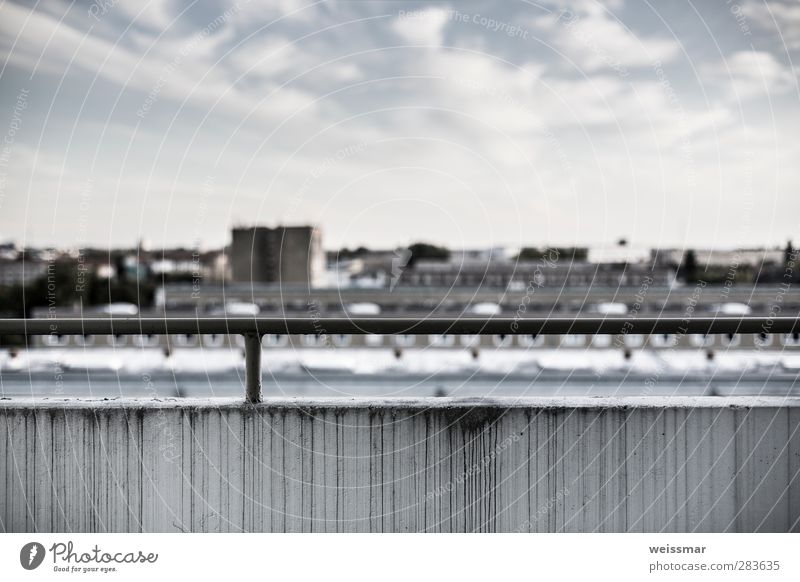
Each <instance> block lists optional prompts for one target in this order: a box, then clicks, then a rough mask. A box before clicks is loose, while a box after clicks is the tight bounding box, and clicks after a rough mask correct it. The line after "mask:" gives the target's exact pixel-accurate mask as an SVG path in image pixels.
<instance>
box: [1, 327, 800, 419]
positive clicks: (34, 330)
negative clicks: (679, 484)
mask: <svg viewBox="0 0 800 582" xmlns="http://www.w3.org/2000/svg"><path fill="white" fill-rule="evenodd" d="M798 332H800V316H799V317H751V316H743V317H691V318H680V317H548V318H524V319H522V318H510V317H491V318H478V317H461V318H442V317H431V318H425V319H418V318H414V319H410V318H402V317H397V318H386V317H353V318H343V317H323V318H308V317H302V318H301V317H235V318H231V317H229V318H216V317H197V318H190V317H163V318H137V317H125V318H120V317H106V318H86V319H79V318H43V319H0V336H3V335H23V336H29V335H68V334H69V335H124V334H140V335H168V334H229V335H242V336H244V339H245V344H244V346H245V399H246V401H247V402H251V403H257V402H260V401H261V337H262V336H264V335H266V334H288V335H298V334H299V335H318V336H319V335H328V334H379V335H384V334H386V335H394V334H404V335H420V334H435V335H440V334H452V335H504V334H509V335H528V334H529V335H562V334H586V335H618V334H641V335H650V334H683V335H685V334H737V333H738V334H741V333H752V334H760V333H765V334H771V333H798Z"/></svg>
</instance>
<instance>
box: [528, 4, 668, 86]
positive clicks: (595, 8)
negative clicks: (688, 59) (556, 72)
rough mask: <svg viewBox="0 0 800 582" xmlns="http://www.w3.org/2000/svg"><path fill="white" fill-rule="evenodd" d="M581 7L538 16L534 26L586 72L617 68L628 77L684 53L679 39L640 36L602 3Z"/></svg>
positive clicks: (617, 70)
mask: <svg viewBox="0 0 800 582" xmlns="http://www.w3.org/2000/svg"><path fill="white" fill-rule="evenodd" d="M580 6H583V8H582V9H578V8H575V7H573V8H564V9H563V10H560V11H557V12H555V13H553V14H552V15H549V16H542V17H538V18H536V19H535V20H534V22H533V25H534V26H535V27H536V28H538V29H539V30H540V31H541V32H542V33H543V34H545V36H546V37H547V38H549V39H550V42H551V43H552V44H553V45H554V46H555V47H556V48H557V49H558V50H559V51H561V52H563V53H564V55H565V56H566V57H567V58H569V59H570V60H572V61H574V62H575V64H576V65H577V66H578V67H579V68H580V69H581V71H583V72H585V73H593V72H595V71H601V70H615V71H616V72H617V73H618V74H621V75H623V76H626V75H627V74H628V71H627V69H628V68H633V67H646V66H650V65H651V64H652V63H653V62H655V61H661V62H668V61H671V60H673V59H674V58H675V57H677V56H678V54H679V53H680V44H679V43H678V42H677V40H675V39H669V38H655V37H645V36H636V35H635V34H634V33H633V32H632V31H631V30H630V29H628V28H627V27H626V26H624V25H623V24H622V23H621V22H620V21H619V20H617V19H616V18H615V17H614V16H613V15H612V14H610V13H608V12H606V11H605V9H603V8H602V7H601V6H600V5H598V4H595V3H584V4H580Z"/></svg>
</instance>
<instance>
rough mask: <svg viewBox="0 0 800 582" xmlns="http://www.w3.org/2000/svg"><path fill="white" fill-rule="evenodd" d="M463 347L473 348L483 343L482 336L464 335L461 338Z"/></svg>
mask: <svg viewBox="0 0 800 582" xmlns="http://www.w3.org/2000/svg"><path fill="white" fill-rule="evenodd" d="M459 341H460V342H461V345H462V346H464V347H465V348H471V347H474V346H477V345H480V343H481V336H479V335H475V334H467V335H462V336H461V337H460V340H459Z"/></svg>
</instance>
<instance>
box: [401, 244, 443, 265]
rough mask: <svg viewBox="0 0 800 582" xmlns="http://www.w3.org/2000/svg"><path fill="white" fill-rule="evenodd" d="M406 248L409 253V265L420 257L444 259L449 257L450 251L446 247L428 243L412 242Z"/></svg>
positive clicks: (435, 259)
mask: <svg viewBox="0 0 800 582" xmlns="http://www.w3.org/2000/svg"><path fill="white" fill-rule="evenodd" d="M408 250H409V252H410V253H411V257H410V258H409V259H408V265H409V266H413V265H414V263H415V262H417V261H418V260H420V259H427V260H429V261H446V260H448V259H449V258H450V251H449V250H448V249H446V248H445V247H437V246H436V245H431V244H428V243H421V242H420V243H414V244H413V245H411V246H410V247H408Z"/></svg>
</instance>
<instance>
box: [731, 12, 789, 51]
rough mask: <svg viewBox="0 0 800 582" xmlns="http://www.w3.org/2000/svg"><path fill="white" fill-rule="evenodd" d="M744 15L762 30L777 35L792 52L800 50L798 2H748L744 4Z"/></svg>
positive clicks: (777, 38)
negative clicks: (777, 33)
mask: <svg viewBox="0 0 800 582" xmlns="http://www.w3.org/2000/svg"><path fill="white" fill-rule="evenodd" d="M742 13H743V14H744V15H745V16H746V17H747V18H749V19H751V20H752V21H753V22H754V23H755V24H756V25H758V26H759V27H760V28H761V29H763V30H765V31H768V32H771V33H773V34H774V33H775V32H779V33H780V37H777V36H775V40H777V41H782V42H783V43H785V45H786V47H787V48H789V49H791V50H798V49H800V3H798V2H797V0H790V1H789V2H777V1H770V2H765V1H764V0H748V1H746V2H744V3H743V4H742Z"/></svg>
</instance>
